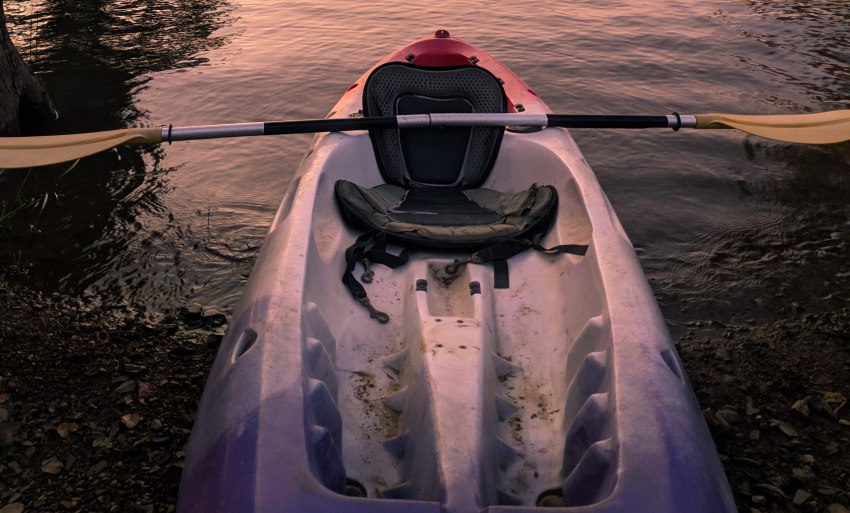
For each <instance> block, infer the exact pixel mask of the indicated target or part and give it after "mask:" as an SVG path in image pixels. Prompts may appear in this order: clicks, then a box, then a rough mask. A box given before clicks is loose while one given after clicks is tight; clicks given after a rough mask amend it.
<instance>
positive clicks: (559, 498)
mask: <svg viewBox="0 0 850 513" xmlns="http://www.w3.org/2000/svg"><path fill="white" fill-rule="evenodd" d="M537 506H538V507H541V508H561V507H563V506H564V496H563V493H562V492H561V489H560V488H553V489H551V490H546V491H545V492H543V493H541V494H540V496H539V497H537Z"/></svg>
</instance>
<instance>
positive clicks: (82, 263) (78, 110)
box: [0, 0, 233, 300]
mask: <svg viewBox="0 0 850 513" xmlns="http://www.w3.org/2000/svg"><path fill="white" fill-rule="evenodd" d="M6 13H7V17H8V25H9V29H10V33H11V34H12V37H13V40H14V42H15V44H16V45H17V47H18V49H19V50H20V53H21V54H22V55H23V56H24V58H25V60H27V61H28V63H29V64H30V65H31V67H32V68H33V69H34V70H35V71H36V72H37V73H38V74H39V76H40V77H41V78H42V80H43V81H44V82H45V84H46V86H47V88H48V91H49V92H50V94H51V97H52V99H53V101H54V104H55V105H56V107H57V109H58V110H59V112H60V119H59V121H58V122H57V123H56V126H55V127H53V128H52V130H53V131H54V132H55V133H75V132H86V131H98V130H107V129H111V128H118V127H123V126H128V125H138V124H147V123H149V121H148V119H147V113H146V112H145V111H144V110H143V109H141V108H140V107H139V105H138V104H137V97H138V95H139V94H140V92H142V91H143V90H144V89H145V88H146V87H147V84H148V83H149V81H150V80H151V77H152V75H153V74H154V73H156V72H163V71H168V70H180V69H185V68H188V67H196V66H200V65H203V64H204V63H205V62H206V57H205V55H204V52H206V51H209V50H212V49H215V48H218V47H220V46H222V45H224V44H225V43H226V42H227V37H226V36H223V35H218V34H217V31H219V29H221V28H222V27H224V26H226V25H227V24H228V23H231V22H232V20H233V17H232V7H231V6H230V4H229V3H228V2H226V1H224V0H193V1H191V2H184V1H176V0H174V1H168V0H123V1H114V0H109V1H106V0H74V1H70V0H41V1H39V2H14V1H7V2H6ZM162 157H163V152H162V150H161V149H159V148H157V149H146V150H140V149H130V148H120V149H117V150H116V151H111V152H106V153H102V154H99V155H96V156H94V157H91V158H87V159H83V160H82V161H80V162H79V163H78V164H77V165H76V167H75V168H74V169H73V170H71V171H70V172H69V171H68V166H67V165H64V166H53V167H51V168H44V169H38V170H37V171H33V170H29V171H27V170H23V171H5V172H3V173H2V174H0V206H2V207H3V211H5V212H7V213H12V212H14V214H15V215H7V216H6V217H5V218H3V222H2V223H0V264H3V265H7V264H17V265H20V266H21V267H24V268H29V271H28V273H27V275H26V276H27V279H28V280H30V281H31V282H32V284H33V285H35V286H38V287H44V288H47V289H51V288H55V287H56V285H57V283H63V284H64V285H65V288H66V289H67V290H69V291H72V292H80V291H82V290H84V289H85V288H86V287H87V286H88V285H90V284H91V283H94V282H97V281H98V280H101V279H102V278H104V276H106V275H108V274H110V273H113V274H114V273H115V270H116V269H122V270H123V272H124V273H125V275H124V276H120V279H118V280H115V281H114V283H113V285H114V287H117V288H118V289H119V290H114V291H112V293H111V294H109V295H110V296H112V297H114V298H121V297H129V298H130V299H131V300H132V298H133V289H136V288H139V287H143V286H144V282H145V281H147V280H150V279H152V278H151V276H150V275H145V273H144V272H142V271H141V269H144V268H146V267H149V266H151V265H152V262H153V261H156V260H157V259H162V258H167V259H169V260H171V261H174V262H178V263H179V249H178V248H175V247H174V246H175V242H174V241H175V240H177V241H179V240H180V238H181V237H182V235H183V234H181V233H179V229H176V228H174V227H173V226H170V225H169V221H171V220H173V216H170V214H169V212H168V208H167V206H166V205H165V203H164V201H163V198H164V196H165V195H166V194H167V193H168V192H169V190H170V185H169V180H168V174H169V172H170V171H172V169H164V168H162V167H161V165H160V164H161V160H162ZM0 215H2V213H0ZM164 232H174V233H173V234H170V235H169V236H167V237H164V236H163V233H164ZM163 241H170V242H167V243H163ZM128 266H130V267H132V268H135V269H134V270H135V271H136V273H135V275H134V273H133V270H131V269H128ZM63 277H70V279H63ZM175 279H176V280H177V283H178V284H179V283H180V279H179V277H177V278H175ZM163 288H165V287H163ZM122 289H123V290H122Z"/></svg>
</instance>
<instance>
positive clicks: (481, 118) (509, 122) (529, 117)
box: [0, 110, 850, 169]
mask: <svg viewBox="0 0 850 513" xmlns="http://www.w3.org/2000/svg"><path fill="white" fill-rule="evenodd" d="M439 126H523V127H529V126H531V127H563V128H672V129H674V130H678V129H679V128H734V129H736V130H740V131H742V132H746V133H749V134H754V135H758V136H761V137H765V138H768V139H775V140H777V141H785V142H792V143H802V144H833V143H839V142H844V141H848V140H850V110H835V111H830V112H821V113H817V114H792V115H775V116H747V115H737V114H696V115H679V114H673V115H669V116H579V115H563V114H411V115H402V116H388V117H373V118H362V117H361V118H334V119H314V120H304V121H278V122H268V123H234V124H227V125H207V126H195V127H183V128H173V127H171V126H168V127H164V128H127V129H122V130H112V131H107V132H93V133H87V134H71V135H49V136H38V137H5V138H0V169H3V168H6V169H11V168H24V167H34V166H45V165H48V164H57V163H60V162H67V161H70V160H77V159H80V158H82V157H87V156H89V155H93V154H95V153H99V152H102V151H106V150H108V149H110V148H114V147H116V146H119V145H122V144H125V145H131V144H148V145H152V144H159V143H161V142H163V141H166V142H169V143H170V142H172V141H187V140H194V139H213V138H219V137H241V136H254V135H275V134H306V133H316V132H343V131H348V130H367V129H392V128H427V127H439Z"/></svg>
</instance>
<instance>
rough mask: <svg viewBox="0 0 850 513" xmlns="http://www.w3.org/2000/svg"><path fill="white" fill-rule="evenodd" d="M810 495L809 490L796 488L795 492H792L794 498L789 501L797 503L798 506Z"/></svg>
mask: <svg viewBox="0 0 850 513" xmlns="http://www.w3.org/2000/svg"><path fill="white" fill-rule="evenodd" d="M811 496H812V494H810V493H809V492H807V491H805V490H797V492H796V493H794V498H793V499H791V502H793V503H794V504H797V505H798V506H799V505H800V504H803V503H804V502H806V501H807V500H809V499H810V498H811Z"/></svg>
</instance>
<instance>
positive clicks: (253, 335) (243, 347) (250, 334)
mask: <svg viewBox="0 0 850 513" xmlns="http://www.w3.org/2000/svg"><path fill="white" fill-rule="evenodd" d="M256 341H257V332H256V331H254V330H252V329H251V328H248V329H246V330H245V331H243V332H242V334H241V335H239V340H237V341H236V347H235V348H234V349H233V361H234V362H235V361H236V360H238V359H239V358H240V357H241V356H242V355H243V354H245V353H246V352H247V351H248V350H249V349H251V346H253V345H254V342H256Z"/></svg>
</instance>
